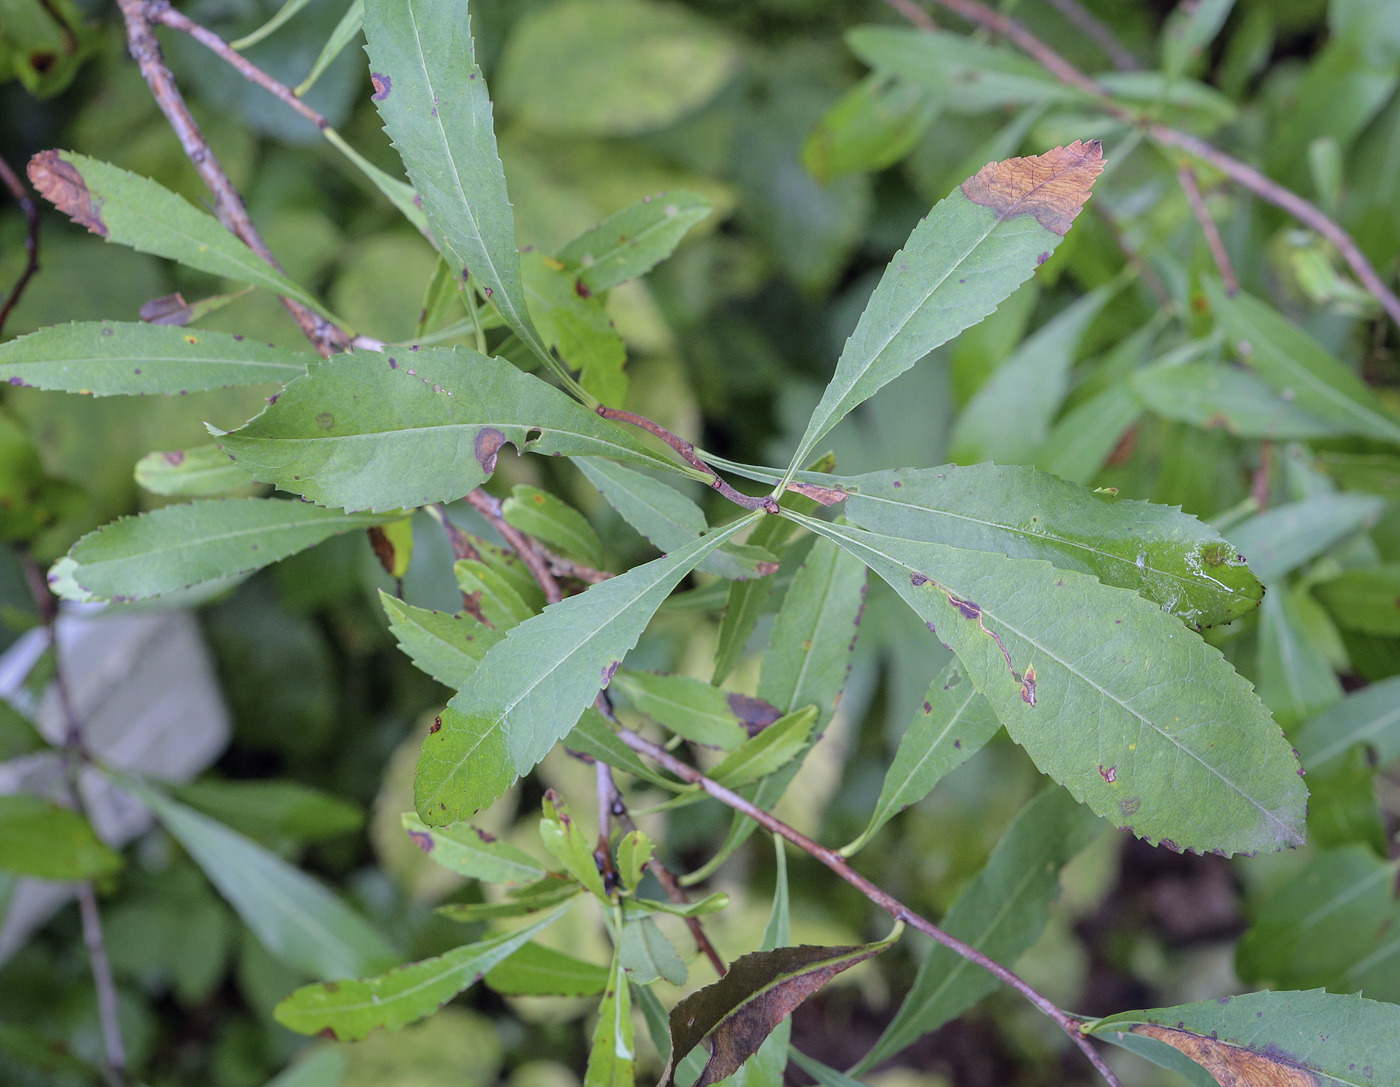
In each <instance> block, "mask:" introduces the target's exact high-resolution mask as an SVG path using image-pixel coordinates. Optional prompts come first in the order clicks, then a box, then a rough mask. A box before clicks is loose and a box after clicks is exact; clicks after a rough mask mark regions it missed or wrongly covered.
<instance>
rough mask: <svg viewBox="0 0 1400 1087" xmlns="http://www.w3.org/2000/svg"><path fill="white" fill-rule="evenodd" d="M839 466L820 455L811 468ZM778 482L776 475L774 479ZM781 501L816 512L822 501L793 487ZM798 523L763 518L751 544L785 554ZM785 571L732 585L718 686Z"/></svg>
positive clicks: (720, 642)
mask: <svg viewBox="0 0 1400 1087" xmlns="http://www.w3.org/2000/svg"><path fill="white" fill-rule="evenodd" d="M835 467H836V458H835V457H833V456H832V455H831V454H829V453H828V454H826V455H825V456H823V457H821V458H819V459H818V460H817V462H816V463H815V464H813V465H812V467H811V468H810V469H809V471H812V472H830V471H831V470H832V469H834V468H835ZM773 482H776V478H775V479H774V480H773ZM778 505H779V506H782V507H783V508H785V509H790V510H796V511H797V512H798V513H808V514H811V513H815V512H816V511H817V510H818V509H820V508H821V507H820V505H819V504H818V503H817V502H816V501H815V500H814V499H811V498H806V497H804V496H802V495H799V494H795V493H793V492H791V491H789V492H787V493H786V494H784V495H783V496H782V497H781V498H780V499H779V500H778ZM796 527H797V526H796V525H794V524H793V523H792V522H791V521H789V520H787V519H786V518H783V517H768V518H766V519H764V520H762V521H760V522H759V523H758V525H757V527H755V528H754V530H753V532H752V533H751V534H750V535H749V545H750V546H751V547H758V548H761V549H763V550H764V551H767V552H768V553H769V554H771V555H773V556H774V557H775V558H781V557H782V556H783V554H784V553H785V552H786V550H787V545H788V540H789V539H791V538H792V534H793V532H794V531H796ZM781 576H782V575H779V574H774V575H773V576H772V577H767V578H753V579H750V580H749V581H736V582H734V583H733V584H732V585H730V586H729V591H728V594H727V595H726V597H725V600H724V615H723V616H722V617H721V619H720V623H719V637H718V639H717V640H716V644H715V671H714V675H713V676H711V677H710V682H711V683H713V684H715V685H716V686H718V685H719V684H721V683H723V682H724V680H725V678H726V677H727V676H728V675H729V673H730V672H732V671H733V670H734V666H735V665H736V664H738V663H739V657H740V656H741V655H742V654H743V652H744V647H745V646H746V645H747V644H748V641H749V638H750V637H752V635H753V632H754V629H755V628H756V627H757V626H758V620H759V617H760V616H761V615H762V614H763V612H764V610H765V608H766V606H767V604H768V598H769V597H770V596H771V595H772V593H773V589H774V588H775V587H776V586H777V582H778V580H779V578H780V577H781Z"/></svg>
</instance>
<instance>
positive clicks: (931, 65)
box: [846, 26, 1085, 113]
mask: <svg viewBox="0 0 1400 1087" xmlns="http://www.w3.org/2000/svg"><path fill="white" fill-rule="evenodd" d="M846 42H847V44H848V45H849V46H850V47H851V51H852V52H854V53H855V55H856V56H858V57H860V59H861V60H863V61H865V63H867V64H869V65H870V66H871V67H872V68H875V69H876V70H878V71H880V72H885V73H888V74H890V75H897V76H900V77H901V78H903V79H907V80H909V81H910V82H912V83H914V84H916V85H917V86H920V87H923V88H925V89H926V90H928V91H931V92H932V93H933V94H934V96H935V97H936V98H937V99H938V101H939V102H940V103H941V104H943V105H944V106H945V107H946V108H948V109H950V110H956V111H957V112H959V113H981V112H984V111H986V110H990V109H996V108H999V107H1001V106H1014V105H1020V104H1023V103H1027V102H1082V101H1084V100H1085V96H1084V92H1083V91H1080V90H1076V89H1075V88H1073V87H1070V86H1067V85H1065V84H1064V83H1061V82H1059V81H1057V80H1056V79H1055V78H1054V77H1053V76H1051V75H1050V74H1049V73H1048V72H1047V71H1046V70H1045V69H1044V68H1043V67H1041V66H1040V65H1039V64H1037V63H1036V62H1035V61H1033V60H1031V59H1029V58H1028V57H1025V56H1023V55H1021V54H1020V53H1018V52H1016V51H1015V50H1014V49H1011V48H1008V47H1006V46H999V45H991V44H989V43H986V42H979V41H975V40H973V39H971V38H969V37H967V36H966V35H964V34H954V33H951V32H949V31H942V30H940V31H933V32H928V31H923V30H906V29H904V28H902V27H876V26H860V27H856V28H855V29H854V30H851V31H848V32H847V34H846Z"/></svg>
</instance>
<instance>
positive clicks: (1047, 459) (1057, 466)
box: [1035, 382, 1142, 483]
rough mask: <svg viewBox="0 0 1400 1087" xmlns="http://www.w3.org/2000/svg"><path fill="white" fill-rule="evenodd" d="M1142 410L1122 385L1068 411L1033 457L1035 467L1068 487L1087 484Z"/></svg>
mask: <svg viewBox="0 0 1400 1087" xmlns="http://www.w3.org/2000/svg"><path fill="white" fill-rule="evenodd" d="M1141 415H1142V407H1141V406H1140V405H1139V404H1138V401H1137V397H1136V396H1134V395H1133V392H1132V390H1131V389H1130V388H1129V387H1128V385H1127V383H1126V382H1119V383H1117V384H1115V385H1110V386H1109V387H1108V388H1107V389H1105V390H1104V391H1103V392H1101V393H1099V394H1098V395H1097V396H1094V397H1093V398H1092V399H1090V400H1086V401H1085V402H1084V403H1082V404H1080V405H1079V406H1078V407H1075V408H1071V409H1070V410H1069V411H1068V412H1066V413H1065V414H1064V415H1063V416H1061V418H1060V420H1059V421H1058V422H1057V423H1056V424H1055V426H1054V427H1053V428H1052V429H1051V431H1050V436H1049V437H1048V438H1046V439H1045V444H1044V445H1042V446H1041V447H1040V448H1039V449H1038V450H1036V454H1035V464H1036V467H1038V468H1043V469H1044V470H1045V471H1047V472H1049V473H1051V474H1052V475H1057V476H1059V477H1060V478H1061V479H1064V480H1068V481H1069V482H1071V483H1088V482H1089V481H1090V480H1091V479H1093V478H1094V477H1095V476H1096V475H1098V474H1099V472H1101V471H1102V470H1103V467H1104V465H1105V464H1107V463H1108V459H1109V457H1111V456H1112V455H1113V451H1114V450H1115V449H1117V448H1118V444H1119V442H1121V441H1122V440H1123V435H1124V434H1126V433H1127V432H1128V429H1129V428H1130V427H1131V426H1132V425H1133V424H1134V423H1136V422H1137V421H1138V418H1139V417H1140V416H1141Z"/></svg>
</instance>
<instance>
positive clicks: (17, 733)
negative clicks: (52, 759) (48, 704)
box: [0, 698, 49, 760]
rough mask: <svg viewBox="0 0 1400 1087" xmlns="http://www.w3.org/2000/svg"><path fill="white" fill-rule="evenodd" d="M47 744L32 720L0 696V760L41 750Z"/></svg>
mask: <svg viewBox="0 0 1400 1087" xmlns="http://www.w3.org/2000/svg"><path fill="white" fill-rule="evenodd" d="M48 746H49V745H48V741H47V740H45V739H44V738H43V737H42V736H41V735H39V730H38V729H37V728H35V727H34V722H33V721H31V720H30V719H29V718H28V717H26V716H25V715H24V714H22V713H20V712H19V710H17V709H15V708H14V706H12V705H10V703H9V702H8V701H6V700H5V699H4V698H0V760H7V759H13V758H16V757H17V756H19V755H28V754H29V753H30V752H32V751H42V750H43V749H44V748H46V747H48Z"/></svg>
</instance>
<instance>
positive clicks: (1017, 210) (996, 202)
mask: <svg viewBox="0 0 1400 1087" xmlns="http://www.w3.org/2000/svg"><path fill="white" fill-rule="evenodd" d="M1102 170H1103V144H1102V143H1100V142H1099V141H1098V140H1090V141H1089V142H1088V143H1083V142H1081V141H1079V140H1075V141H1074V142H1073V143H1072V144H1070V145H1069V146H1068V147H1055V148H1052V149H1051V150H1049V151H1047V152H1045V154H1043V155H1028V156H1026V157H1025V158H1014V159H1004V160H1002V161H1001V162H989V163H987V165H986V166H983V167H982V169H980V170H978V171H977V173H976V174H974V175H973V176H972V177H970V178H968V179H967V180H966V181H964V182H963V183H962V191H963V195H964V196H966V197H967V198H968V199H969V200H971V201H972V202H973V203H974V204H981V205H982V206H983V207H985V208H991V209H992V210H993V211H995V212H996V213H997V214H998V216H999V217H1000V218H1002V219H1010V218H1013V217H1014V216H1017V215H1034V216H1035V220H1036V222H1038V223H1039V224H1040V225H1041V226H1043V227H1044V228H1045V229H1046V230H1053V231H1054V232H1055V233H1056V234H1059V235H1060V236H1061V237H1063V236H1064V235H1065V234H1067V233H1069V228H1070V226H1071V225H1072V224H1073V223H1074V219H1075V216H1077V215H1078V214H1079V212H1080V209H1081V208H1083V207H1084V202H1085V201H1086V200H1088V199H1089V190H1090V188H1091V187H1092V186H1093V184H1094V179H1095V178H1097V177H1098V176H1099V174H1100V173H1101V172H1102Z"/></svg>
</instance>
